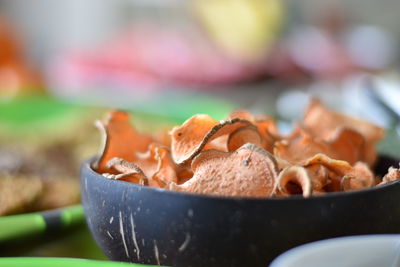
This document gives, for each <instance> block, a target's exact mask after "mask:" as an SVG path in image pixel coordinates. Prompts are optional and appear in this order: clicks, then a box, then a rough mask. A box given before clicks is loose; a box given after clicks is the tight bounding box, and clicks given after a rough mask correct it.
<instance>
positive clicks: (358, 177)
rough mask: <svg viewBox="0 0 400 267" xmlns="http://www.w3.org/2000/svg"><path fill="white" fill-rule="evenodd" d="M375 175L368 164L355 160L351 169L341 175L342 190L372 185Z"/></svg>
mask: <svg viewBox="0 0 400 267" xmlns="http://www.w3.org/2000/svg"><path fill="white" fill-rule="evenodd" d="M374 183H375V176H374V174H373V173H372V171H371V170H370V169H369V167H368V165H367V164H365V163H363V162H357V163H356V164H355V165H354V167H353V170H352V171H351V172H350V173H348V174H346V175H345V176H343V178H342V181H341V186H342V190H343V191H349V190H358V189H363V188H367V187H371V186H373V185H374Z"/></svg>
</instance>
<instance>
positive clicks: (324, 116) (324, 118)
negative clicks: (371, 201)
mask: <svg viewBox="0 0 400 267" xmlns="http://www.w3.org/2000/svg"><path fill="white" fill-rule="evenodd" d="M303 124H304V126H305V127H306V128H307V129H308V130H309V131H310V132H311V134H312V135H313V136H316V137H318V138H321V139H322V140H325V141H328V142H329V141H330V140H332V139H333V138H334V135H335V134H336V130H337V128H338V127H342V128H348V129H352V130H354V131H356V132H359V133H360V134H361V135H362V136H364V138H365V140H366V144H365V146H366V150H365V151H366V152H365V155H364V157H365V161H366V162H367V163H368V164H369V165H370V166H372V165H373V164H374V163H375V161H376V153H374V151H375V150H374V146H375V145H376V143H377V142H378V141H379V140H381V139H382V138H383V136H384V134H385V131H384V130H383V129H382V128H380V127H378V126H376V125H373V124H371V123H369V122H366V121H362V120H358V119H355V118H352V117H349V116H346V115H343V114H339V113H336V112H333V111H332V110H329V109H328V108H326V107H325V106H324V105H322V104H321V102H320V101H318V100H315V99H314V100H312V101H311V102H310V104H309V106H308V108H307V110H306V112H305V115H304V118H303Z"/></svg>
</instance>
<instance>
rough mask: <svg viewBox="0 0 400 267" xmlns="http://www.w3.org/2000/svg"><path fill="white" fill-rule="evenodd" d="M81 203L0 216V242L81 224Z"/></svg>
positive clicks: (82, 221)
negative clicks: (42, 210) (60, 207)
mask: <svg viewBox="0 0 400 267" xmlns="http://www.w3.org/2000/svg"><path fill="white" fill-rule="evenodd" d="M84 221H85V217H84V213H83V208H82V206H81V205H76V206H70V207H66V208H62V209H55V210H49V211H44V212H35V213H27V214H21V215H12V216H4V217H0V244H1V243H4V242H7V241H10V240H15V239H18V238H22V237H26V236H31V235H38V234H42V233H45V232H46V231H61V230H65V229H68V228H70V227H73V226H76V225H79V224H83V223H84Z"/></svg>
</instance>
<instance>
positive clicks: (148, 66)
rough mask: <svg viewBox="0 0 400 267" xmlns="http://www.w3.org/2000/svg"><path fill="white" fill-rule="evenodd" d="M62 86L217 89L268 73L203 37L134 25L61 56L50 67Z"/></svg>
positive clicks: (261, 65)
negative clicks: (100, 42)
mask: <svg viewBox="0 0 400 267" xmlns="http://www.w3.org/2000/svg"><path fill="white" fill-rule="evenodd" d="M50 71H51V76H53V77H55V79H56V84H62V85H63V86H62V87H66V85H69V86H67V87H69V88H71V87H76V86H79V87H81V88H87V87H88V85H91V86H90V87H91V88H93V84H95V85H96V84H97V85H99V86H101V87H104V85H105V84H106V85H110V84H111V85H113V87H114V88H115V87H117V88H131V89H132V88H135V87H140V89H147V90H152V89H158V88H163V87H168V86H178V87H184V88H190V87H191V86H194V87H197V86H200V87H202V88H214V87H212V86H214V85H225V84H234V83H238V82H246V81H251V80H254V79H257V78H260V77H263V76H265V75H266V74H267V72H266V67H265V66H264V63H262V64H249V63H244V62H240V61H238V60H235V59H233V58H230V57H227V56H224V55H223V54H222V53H220V52H219V51H218V50H217V49H216V48H215V47H213V46H212V45H211V44H208V43H206V42H205V41H204V40H202V39H201V38H200V37H197V36H194V35H190V34H185V33H183V32H179V31H174V30H166V29H164V30H163V29H156V28H153V27H149V26H142V27H135V28H134V29H132V30H129V31H126V32H124V34H123V35H121V36H120V37H118V38H117V39H115V40H112V41H111V42H110V43H108V44H106V45H103V46H101V47H98V48H96V49H94V50H92V51H72V52H68V53H66V54H64V55H62V56H61V57H60V58H58V60H57V61H56V62H55V64H54V65H53V66H52V68H51V69H50Z"/></svg>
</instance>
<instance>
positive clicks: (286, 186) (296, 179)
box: [275, 166, 313, 197]
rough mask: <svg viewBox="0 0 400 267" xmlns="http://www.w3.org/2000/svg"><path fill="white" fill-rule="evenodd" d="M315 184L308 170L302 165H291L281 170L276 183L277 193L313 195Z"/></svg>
mask: <svg viewBox="0 0 400 267" xmlns="http://www.w3.org/2000/svg"><path fill="white" fill-rule="evenodd" d="M312 191H313V184H312V180H311V177H310V175H309V174H308V172H307V170H306V169H305V168H303V167H300V166H290V167H287V168H285V169H283V170H282V171H281V173H280V174H279V176H278V178H277V181H276V185H275V194H276V195H280V194H283V195H295V194H303V196H304V197H308V196H311V194H312Z"/></svg>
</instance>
